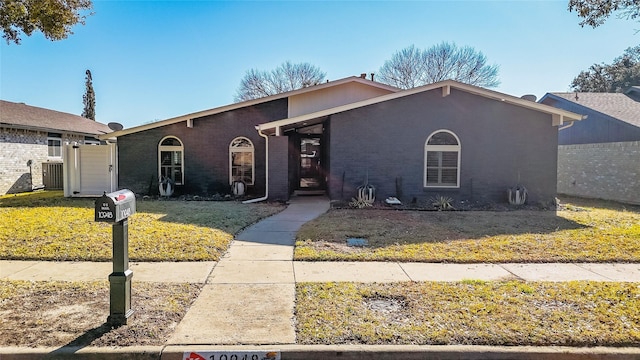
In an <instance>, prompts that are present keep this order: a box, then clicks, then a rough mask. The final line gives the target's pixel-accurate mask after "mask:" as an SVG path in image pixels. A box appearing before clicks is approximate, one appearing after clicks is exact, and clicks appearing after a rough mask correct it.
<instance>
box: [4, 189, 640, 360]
mask: <svg viewBox="0 0 640 360" xmlns="http://www.w3.org/2000/svg"><path fill="white" fill-rule="evenodd" d="M328 209H329V201H328V200H327V199H326V198H323V197H295V198H292V199H291V202H290V205H289V206H288V207H287V208H286V209H285V210H284V211H282V212H281V213H279V214H276V215H274V216H272V217H269V218H267V219H264V220H262V221H260V222H258V223H256V224H254V225H253V226H250V227H249V228H247V229H246V230H245V231H243V232H242V233H240V234H238V235H237V236H236V238H235V239H234V241H233V242H232V243H231V246H230V248H229V250H228V251H227V253H226V254H225V255H224V256H223V257H222V259H221V260H220V261H219V262H172V263H131V264H130V268H131V270H133V273H134V275H133V281H150V282H168V283H171V282H175V283H185V282H188V283H200V284H204V287H203V289H202V291H201V293H200V295H199V296H198V298H197V299H196V300H195V302H194V303H193V304H192V306H191V308H190V309H189V311H188V312H187V314H186V315H185V317H184V318H183V319H182V321H181V322H180V323H179V324H178V326H177V328H176V330H175V331H174V334H173V336H172V337H171V338H170V339H169V340H168V342H167V343H166V344H165V346H163V347H153V349H145V348H137V347H135V348H134V347H132V348H131V349H122V351H120V350H118V351H114V352H113V353H114V354H115V355H116V358H150V357H149V356H148V355H150V353H159V354H161V358H163V359H181V358H182V356H181V355H182V351H191V350H192V349H194V348H199V349H211V350H214V349H229V348H230V347H232V348H233V349H238V348H240V347H252V348H253V349H256V348H264V347H265V346H267V347H269V348H271V349H274V348H277V349H281V350H282V351H283V358H284V354H285V352H287V357H286V358H299V359H303V358H316V359H320V358H327V357H340V358H353V359H365V358H384V359H386V358H391V357H395V356H400V357H403V356H404V358H416V359H417V358H425V356H431V355H433V356H436V357H437V358H442V359H445V358H452V359H453V358H456V359H462V358H473V359H487V358H522V359H525V358H526V359H529V358H531V359H534V358H539V356H542V357H545V358H566V359H573V358H576V359H578V358H581V357H582V356H585V355H586V356H587V357H589V358H599V359H601V358H616V359H626V358H640V349H631V350H628V349H616V351H611V349H608V348H605V349H601V352H600V353H598V351H595V352H590V351H589V350H585V349H579V348H577V349H576V348H562V349H561V350H558V348H556V347H550V348H544V349H543V348H529V347H524V348H518V347H515V348H513V347H511V348H506V349H503V348H500V347H466V348H465V347H462V348H463V350H461V347H451V346H443V347H412V346H394V347H384V350H383V348H381V347H375V346H374V347H367V346H352V347H344V346H343V347H341V346H319V347H310V346H299V345H296V336H295V324H294V306H295V284H296V283H297V282H328V281H353V282H395V281H461V280H487V281H491V280H507V279H521V280H526V281H569V280H592V281H619V282H637V283H640V264H591V263H578V264H565V263H554V264H441V263H396V262H392V263H389V262H294V261H293V246H294V241H295V234H296V232H297V230H298V229H299V228H300V226H302V224H304V223H305V222H307V221H309V220H312V219H314V218H315V217H317V216H319V215H321V214H322V213H324V212H325V211H327V210H328ZM110 273H111V263H92V262H39V261H0V279H9V280H33V281H55V280H57V281H91V280H107V278H108V276H109V274H110ZM487 349H490V350H487ZM532 349H533V350H532ZM567 349H568V350H567ZM5 350H7V349H2V348H0V354H1V355H2V358H3V359H4V358H5V357H6V358H12V359H13V358H16V357H11V356H8V355H10V354H12V352H11V351H9V350H7V351H9V352H7V351H5ZM18 350H21V349H17V350H16V351H18ZM147 350H149V351H147ZM21 351H26V352H27V353H29V349H22V350H21ZM70 351H72V354H73V355H74V357H77V356H76V355H79V353H78V352H73V349H71V350H70ZM127 351H128V352H127ZM461 351H464V352H465V353H466V355H464V356H463V355H462V353H461ZM81 352H82V353H84V352H86V353H87V354H88V357H87V358H92V356H96V355H98V354H101V355H100V356H98V357H99V358H106V357H105V356H106V355H105V351H104V349H100V348H97V349H95V350H91V349H90V348H87V349H82V351H81ZM502 352H504V353H502ZM36 353H37V352H36ZM39 354H42V353H39ZM127 354H128V355H127ZM491 354H492V355H493V356H492V355H491ZM518 354H519V355H518ZM559 354H564V355H565V356H564V357H563V356H560V357H558V356H557V355H559ZM129 355H130V356H129ZM35 357H38V356H35ZM151 357H152V358H153V356H151ZM24 358H32V357H30V356H28V355H27V356H26V357H24ZM112 358H113V357H112ZM156 358H157V357H156Z"/></svg>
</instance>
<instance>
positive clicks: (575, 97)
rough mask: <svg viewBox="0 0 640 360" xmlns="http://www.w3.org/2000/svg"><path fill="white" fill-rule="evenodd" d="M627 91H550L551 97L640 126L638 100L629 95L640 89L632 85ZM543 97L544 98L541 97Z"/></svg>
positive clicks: (639, 105) (639, 104)
mask: <svg viewBox="0 0 640 360" xmlns="http://www.w3.org/2000/svg"><path fill="white" fill-rule="evenodd" d="M630 90H632V91H628V92H627V93H625V94H623V93H588V92H579V93H575V92H572V93H550V94H547V95H545V97H548V95H551V97H556V98H561V99H564V100H568V101H570V102H572V103H575V104H577V105H580V106H583V107H585V108H589V109H592V110H595V111H597V112H600V113H602V114H605V115H608V116H611V117H613V118H616V119H618V120H621V121H624V122H627V123H629V124H632V125H635V126H640V101H637V100H634V99H633V98H632V97H631V96H630V95H631V92H633V91H640V87H637V86H634V87H632V88H631V89H630ZM543 99H544V98H543Z"/></svg>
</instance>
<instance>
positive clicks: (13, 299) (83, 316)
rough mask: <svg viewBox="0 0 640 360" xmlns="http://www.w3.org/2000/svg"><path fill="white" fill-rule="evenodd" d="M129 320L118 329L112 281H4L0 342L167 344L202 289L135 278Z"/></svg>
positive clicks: (0, 295)
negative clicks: (112, 320) (112, 313)
mask: <svg viewBox="0 0 640 360" xmlns="http://www.w3.org/2000/svg"><path fill="white" fill-rule="evenodd" d="M132 287H133V288H132V299H131V303H132V309H133V310H134V311H135V313H134V315H133V317H132V318H130V319H129V324H128V325H125V326H121V327H118V328H113V327H112V326H110V325H109V324H107V323H106V320H107V317H108V316H109V283H108V282H91V283H79V282H74V283H69V282H27V281H0V314H2V322H1V323H0V346H27V347H56V346H60V347H62V346H65V345H68V346H78V347H84V346H116V347H121V346H133V345H152V346H153V345H163V344H165V343H166V341H167V340H168V339H169V337H170V336H171V334H172V333H173V330H174V328H175V327H176V325H177V324H178V323H179V322H180V320H181V319H182V318H183V316H184V314H185V313H186V311H187V310H188V308H189V306H190V305H191V303H192V302H193V301H194V300H195V299H196V297H197V295H198V293H199V292H200V289H201V285H197V284H171V285H168V284H158V283H133V284H132Z"/></svg>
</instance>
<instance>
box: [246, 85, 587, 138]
mask: <svg viewBox="0 0 640 360" xmlns="http://www.w3.org/2000/svg"><path fill="white" fill-rule="evenodd" d="M439 88H441V89H442V96H443V97H444V96H448V95H449V94H450V92H451V88H454V89H457V90H461V91H465V92H468V93H471V94H475V95H479V96H483V97H486V98H489V99H493V100H496V101H501V102H506V103H509V104H513V105H516V106H520V107H524V108H528V109H532V110H536V111H540V112H543V113H546V114H550V115H551V116H552V119H553V120H552V125H554V126H559V125H562V124H563V123H564V122H566V121H576V120H582V115H578V114H576V113H573V112H570V111H566V110H563V109H558V108H555V107H552V106H548V105H545V104H540V103H536V102H534V101H530V100H525V99H522V98H519V97H515V96H511V95H507V94H503V93H500V92H497V91H493V90H488V89H485V88H481V87H478V86H473V85H469V84H464V83H461V82H457V81H454V80H445V81H440V82H437V83H433V84H428V85H424V86H420V87H416V88H413V89H409V90H403V91H398V92H395V93H392V94H388V95H383V96H378V97H375V98H371V99H368V100H363V101H358V102H355V103H351V104H347V105H342V106H338V107H335V108H331V109H326V110H322V111H318V112H315V113H312V114H305V115H301V116H296V117H293V118H288V119H282V120H277V121H271V122H268V123H264V124H260V125H258V126H256V128H257V129H258V130H267V129H274V128H277V127H281V126H287V125H291V124H295V123H298V122H304V121H309V120H312V119H315V118H319V117H324V116H329V115H331V114H335V113H339V112H343V111H348V110H353V109H356V108H359V107H363V106H368V105H373V104H376V103H380V102H383V101H389V100H393V99H397V98H401V97H404V96H409V95H413V94H417V93H421V92H425V91H430V90H435V89H439Z"/></svg>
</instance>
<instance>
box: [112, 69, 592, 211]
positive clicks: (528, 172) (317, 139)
mask: <svg viewBox="0 0 640 360" xmlns="http://www.w3.org/2000/svg"><path fill="white" fill-rule="evenodd" d="M580 119H581V116H580V115H577V114H575V113H573V112H570V111H566V110H562V109H557V108H554V107H550V106H547V105H544V104H539V103H536V102H534V101H529V100H526V99H522V98H518V97H513V96H509V95H506V94H502V93H499V92H495V91H491V90H487V89H483V88H480V87H476V86H471V85H466V84H462V83H459V82H455V81H450V80H449V81H442V82H438V83H435V84H431V85H426V86H422V87H419V88H414V89H410V90H400V89H397V88H394V87H390V86H387V85H384V84H380V83H377V82H374V81H371V80H368V79H365V78H364V76H361V77H349V78H345V79H341V80H336V81H332V82H327V83H323V84H319V85H315V86H311V87H307V88H303V89H299V90H295V91H290V92H286V93H282V94H277V95H273V96H268V97H264V98H261V99H256V100H250V101H245V102H241V103H236V104H231V105H227V106H222V107H218V108H214V109H210V110H205V111H201V112H197V113H193V114H187V115H184V116H180V117H176V118H172V119H167V120H164V121H159V122H155V123H151V124H146V125H141V126H138V127H133V128H129V129H126V130H122V131H116V132H114V133H112V134H108V135H104V136H101V137H100V138H101V139H107V138H112V139H113V138H116V139H117V146H118V154H119V155H118V156H119V159H118V161H119V179H118V180H119V185H120V187H122V188H129V189H131V190H133V191H134V192H137V193H152V192H157V190H156V189H157V186H158V179H159V178H164V179H171V180H172V181H174V182H175V185H176V192H177V193H185V194H214V193H217V192H228V191H229V189H230V186H231V185H233V184H234V183H235V184H238V182H240V181H241V182H242V185H243V187H244V186H246V194H247V195H248V196H250V197H254V198H259V199H270V200H286V199H288V198H289V196H291V195H292V194H294V193H318V192H323V193H326V194H327V195H328V196H329V197H330V198H331V199H334V200H350V199H351V198H352V197H354V196H356V193H357V189H358V187H359V186H361V185H363V184H365V183H368V184H370V185H373V186H374V187H375V189H376V198H377V199H378V200H384V199H386V198H387V197H397V198H399V199H400V200H401V201H405V202H409V201H414V200H415V201H423V200H428V199H430V198H432V197H434V196H439V195H442V196H447V197H450V198H452V199H453V200H457V201H473V202H506V200H507V189H508V188H510V187H513V186H515V185H518V184H520V185H523V186H525V187H526V188H527V189H528V193H529V200H530V201H531V202H534V203H538V202H544V203H548V202H553V201H554V200H555V196H556V169H557V151H558V146H557V145H558V127H559V126H563V125H565V124H566V123H567V122H570V121H575V120H580Z"/></svg>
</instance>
